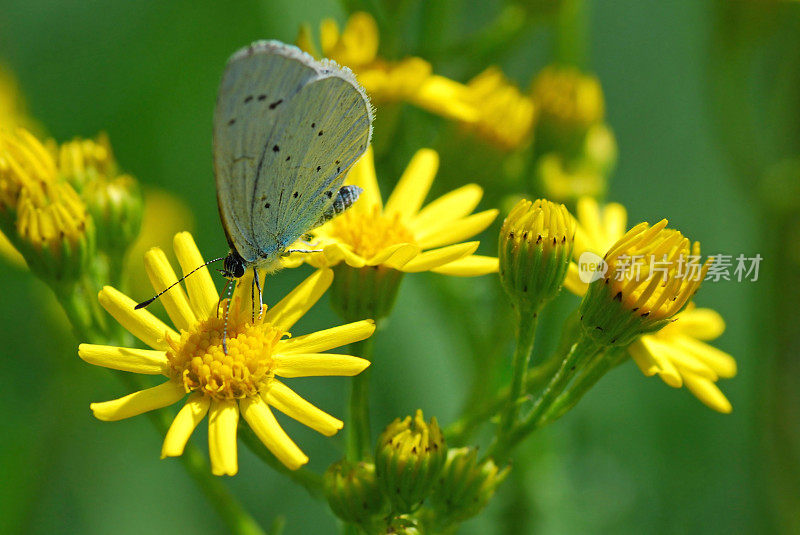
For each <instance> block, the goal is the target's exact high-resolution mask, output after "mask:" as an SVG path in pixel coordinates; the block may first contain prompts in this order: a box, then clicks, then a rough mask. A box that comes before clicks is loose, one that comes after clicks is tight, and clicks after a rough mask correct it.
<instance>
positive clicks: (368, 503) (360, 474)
mask: <svg viewBox="0 0 800 535" xmlns="http://www.w3.org/2000/svg"><path fill="white" fill-rule="evenodd" d="M323 483H324V490H325V497H326V498H327V500H328V504H329V505H330V507H331V510H332V511H333V512H334V513H335V514H336V516H338V517H339V518H341V519H342V520H344V521H345V522H351V523H353V524H358V525H359V526H361V527H362V528H364V529H367V528H368V527H369V526H371V525H372V524H373V523H374V522H375V521H376V520H378V519H379V518H380V517H382V516H385V515H386V514H387V513H388V512H389V509H388V503H387V502H386V498H385V497H384V496H383V494H381V492H380V490H378V481H377V479H376V477H375V465H373V464H372V463H367V462H358V463H352V462H350V461H346V460H341V461H339V462H336V463H333V464H332V465H331V466H330V467H329V468H328V470H327V471H326V472H325V476H324V478H323Z"/></svg>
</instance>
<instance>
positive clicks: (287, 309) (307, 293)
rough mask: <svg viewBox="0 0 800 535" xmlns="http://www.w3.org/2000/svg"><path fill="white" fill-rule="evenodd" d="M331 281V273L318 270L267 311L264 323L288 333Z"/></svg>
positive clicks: (328, 270) (326, 270)
mask: <svg viewBox="0 0 800 535" xmlns="http://www.w3.org/2000/svg"><path fill="white" fill-rule="evenodd" d="M332 281H333V271H331V270H330V269H318V270H317V271H315V272H314V273H313V274H312V275H311V276H310V277H308V278H307V279H306V280H304V281H303V282H301V283H300V284H299V285H298V286H297V288H295V289H294V290H292V292H291V293H289V295H287V296H286V297H284V298H283V299H281V300H280V302H278V304H277V305H275V306H274V307H272V308H271V309H269V310H268V311H267V313H266V315H265V316H264V321H265V322H269V323H272V324H273V325H275V326H276V327H278V328H279V329H282V330H284V331H288V330H289V329H291V328H292V325H294V324H295V323H296V322H297V320H299V319H300V318H302V317H303V314H305V313H306V312H307V311H308V309H309V308H311V307H312V306H314V303H316V302H317V301H318V300H319V298H320V297H322V294H324V293H325V290H327V289H328V287H329V286H330V285H331V282H332Z"/></svg>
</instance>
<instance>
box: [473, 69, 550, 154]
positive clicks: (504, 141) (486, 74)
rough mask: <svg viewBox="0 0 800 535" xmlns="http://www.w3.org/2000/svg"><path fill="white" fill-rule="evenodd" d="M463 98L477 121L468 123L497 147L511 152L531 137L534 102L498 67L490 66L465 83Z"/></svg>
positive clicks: (534, 116) (534, 115)
mask: <svg viewBox="0 0 800 535" xmlns="http://www.w3.org/2000/svg"><path fill="white" fill-rule="evenodd" d="M466 99H467V103H468V104H469V105H470V106H471V107H472V108H473V109H475V110H476V111H477V112H478V117H477V119H476V120H475V121H474V122H473V123H472V124H469V123H467V124H468V125H469V126H470V127H471V128H473V129H475V131H476V132H477V134H478V135H479V136H480V137H482V138H484V139H486V140H487V141H489V142H490V143H492V144H494V145H495V146H497V147H498V148H500V149H503V150H511V149H514V148H517V147H519V146H520V145H522V144H524V143H525V142H526V141H528V139H529V138H530V135H531V131H532V129H533V125H534V120H535V118H536V113H535V108H534V103H533V100H531V99H530V98H529V97H528V96H526V95H523V94H522V93H520V91H519V89H518V88H517V87H516V86H515V85H514V84H513V83H512V82H511V81H510V80H509V79H508V78H506V76H505V75H504V74H503V72H502V71H501V70H500V69H499V68H498V67H489V68H488V69H486V70H485V71H483V72H481V73H480V74H478V75H477V76H476V77H475V78H473V79H472V80H470V81H469V82H467V85H466Z"/></svg>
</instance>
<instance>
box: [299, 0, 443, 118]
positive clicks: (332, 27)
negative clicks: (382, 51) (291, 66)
mask: <svg viewBox="0 0 800 535" xmlns="http://www.w3.org/2000/svg"><path fill="white" fill-rule="evenodd" d="M378 43H379V33H378V25H377V24H376V22H375V19H374V18H372V16H371V15H369V14H368V13H364V12H356V13H353V14H352V15H351V16H350V18H349V19H348V20H347V24H346V25H345V27H344V30H342V31H340V30H339V25H338V24H336V21H334V20H332V19H325V20H323V21H322V23H321V24H320V46H321V49H322V50H321V53H320V52H319V51H318V50H317V47H316V46H315V45H314V42H313V39H312V36H311V30H310V28H309V27H308V26H302V27H301V28H300V33H299V35H298V37H297V45H298V46H299V47H300V48H301V49H303V50H305V51H306V52H308V53H309V54H311V55H312V56H315V57H317V58H319V57H326V58H330V59H332V60H334V61H336V62H338V63H339V64H341V65H346V66H347V67H350V69H352V70H353V72H354V73H355V74H356V77H357V78H358V81H359V82H360V83H361V85H363V86H364V89H365V90H366V91H367V93H368V94H369V96H370V97H371V98H372V101H373V102H374V103H375V104H381V103H384V102H397V101H402V100H409V99H411V98H412V97H413V96H414V94H415V93H416V92H417V91H418V90H419V88H420V87H421V86H422V84H423V82H424V81H425V80H426V79H427V78H428V77H429V76H430V75H431V65H430V63H428V62H427V61H425V60H423V59H421V58H417V57H408V58H405V59H402V60H400V61H386V60H384V59H382V58H380V57H379V56H378Z"/></svg>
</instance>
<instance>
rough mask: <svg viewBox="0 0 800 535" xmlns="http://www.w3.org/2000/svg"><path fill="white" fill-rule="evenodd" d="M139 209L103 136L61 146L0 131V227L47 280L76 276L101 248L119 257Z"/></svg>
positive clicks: (132, 233) (134, 228)
mask: <svg viewBox="0 0 800 535" xmlns="http://www.w3.org/2000/svg"><path fill="white" fill-rule="evenodd" d="M141 214H142V200H141V195H140V193H139V191H138V186H137V184H136V182H135V181H134V180H133V179H132V178H131V177H129V176H127V175H122V176H120V175H119V174H118V172H117V167H116V163H115V162H114V160H113V157H112V155H111V148H110V146H109V144H108V141H107V140H106V139H105V138H104V137H101V138H99V139H98V140H97V141H93V140H75V141H72V142H69V143H65V144H63V145H61V146H58V145H56V144H55V142H52V141H49V142H47V143H45V144H43V143H41V142H40V141H39V140H38V139H36V137H34V136H33V135H32V134H31V133H30V132H28V131H27V130H24V129H22V128H20V129H18V130H17V131H15V132H13V133H8V132H3V133H2V134H0V230H2V232H3V234H4V235H5V236H6V237H7V238H8V239H9V240H10V242H11V243H12V244H13V245H14V247H15V248H16V249H17V250H18V251H19V252H20V253H21V254H22V256H23V257H24V259H25V261H26V263H27V264H28V266H29V267H30V269H31V270H32V271H33V272H34V273H36V274H37V275H38V276H39V277H40V278H42V279H43V280H45V281H47V282H48V283H51V284H53V285H64V284H67V285H68V284H69V283H71V282H73V281H75V280H76V279H77V278H78V277H80V276H81V274H83V273H85V272H86V270H87V267H88V265H89V263H90V262H94V260H95V257H96V252H97V251H98V250H100V251H102V252H105V253H107V254H108V255H109V256H114V257H115V258H117V259H119V262H121V259H122V257H123V256H124V254H125V251H126V249H127V247H128V246H129V245H130V244H131V242H132V241H133V240H134V238H135V237H136V236H137V234H138V232H139V226H140V224H141Z"/></svg>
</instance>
